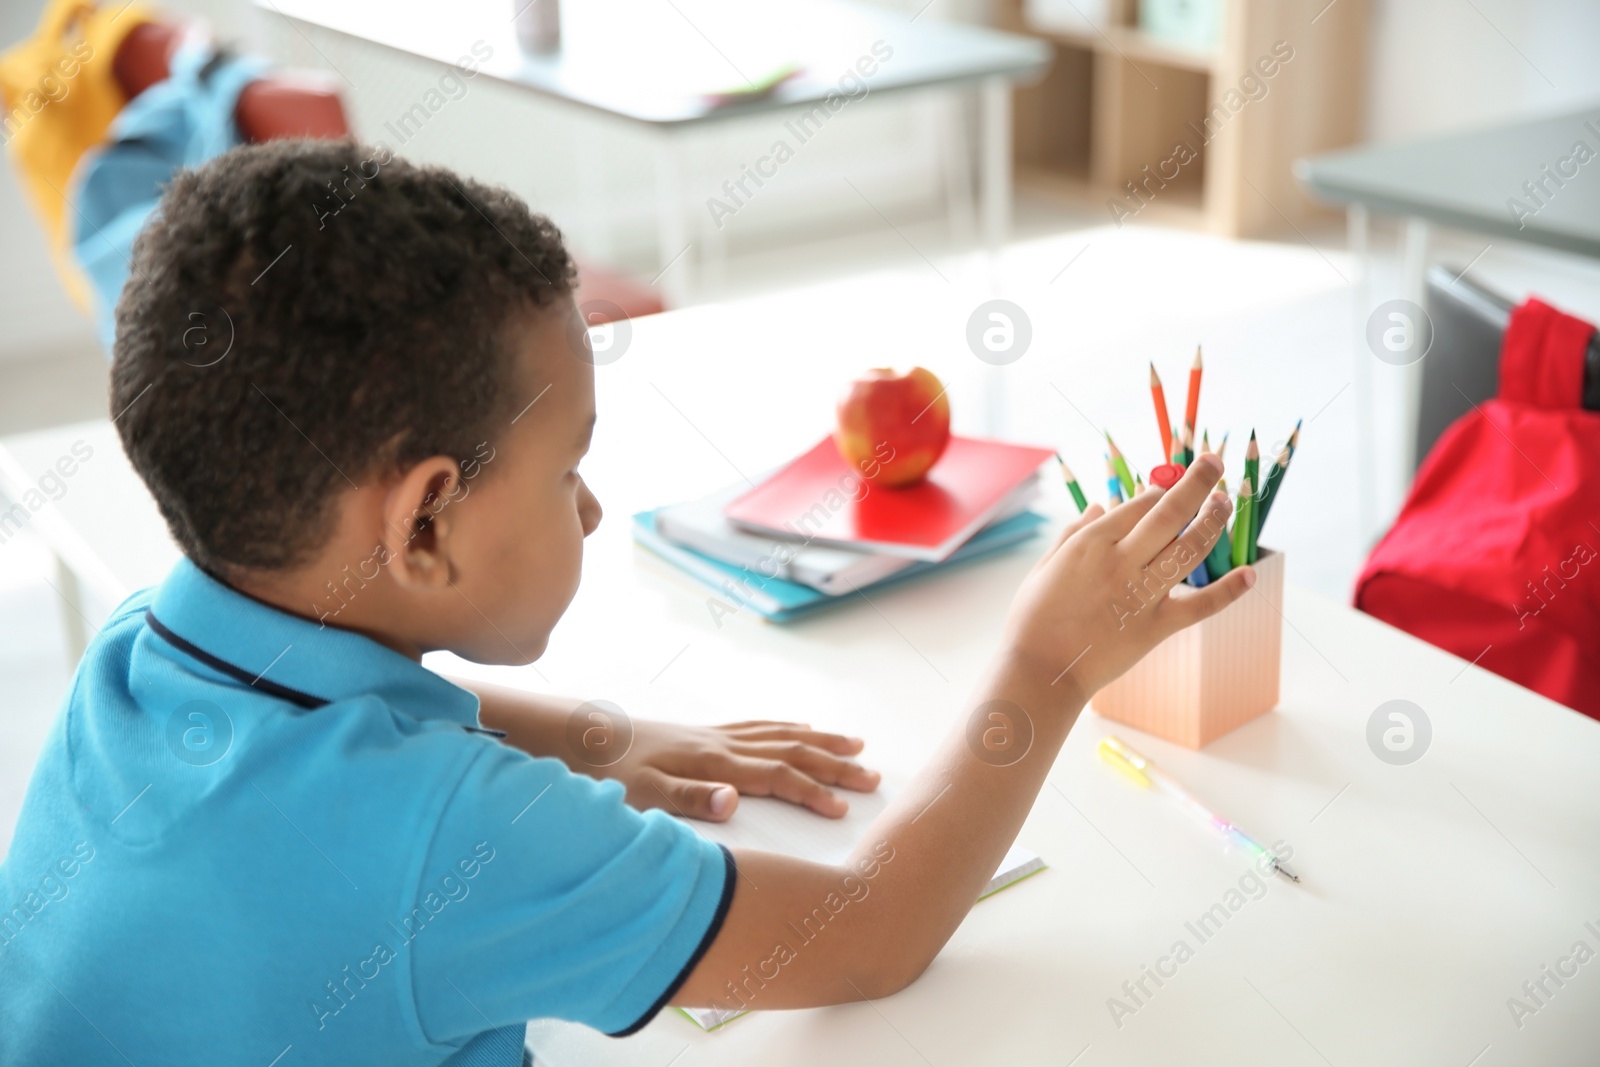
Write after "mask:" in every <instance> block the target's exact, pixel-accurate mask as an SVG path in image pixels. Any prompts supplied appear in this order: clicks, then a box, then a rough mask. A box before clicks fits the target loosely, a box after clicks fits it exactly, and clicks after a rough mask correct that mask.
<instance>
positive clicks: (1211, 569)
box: [1206, 478, 1233, 582]
mask: <svg viewBox="0 0 1600 1067" xmlns="http://www.w3.org/2000/svg"><path fill="white" fill-rule="evenodd" d="M1217 488H1218V489H1221V490H1222V494H1223V495H1224V496H1226V495H1227V494H1228V479H1227V478H1222V479H1220V480H1219V481H1218V482H1217ZM1232 569H1233V542H1232V541H1230V540H1229V539H1228V527H1227V525H1226V524H1224V525H1223V527H1222V534H1221V535H1220V536H1219V537H1218V538H1217V543H1216V544H1214V545H1212V546H1211V554H1210V555H1209V556H1207V557H1206V577H1208V578H1210V579H1211V580H1212V581H1213V582H1214V581H1216V580H1217V579H1218V578H1221V577H1222V576H1223V575H1224V574H1227V573H1228V572H1229V571H1231V570H1232Z"/></svg>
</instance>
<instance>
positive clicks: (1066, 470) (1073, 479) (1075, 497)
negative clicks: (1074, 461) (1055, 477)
mask: <svg viewBox="0 0 1600 1067" xmlns="http://www.w3.org/2000/svg"><path fill="white" fill-rule="evenodd" d="M1056 462H1057V463H1059V464H1061V477H1062V478H1063V479H1065V481H1066V483H1067V492H1069V493H1071V494H1072V502H1073V503H1074V504H1076V505H1078V514H1079V515H1082V514H1083V511H1084V509H1085V508H1087V507H1088V506H1089V501H1088V498H1086V497H1085V496H1084V495H1083V488H1082V487H1081V486H1079V485H1078V478H1077V476H1076V475H1074V474H1073V473H1072V468H1070V467H1068V466H1067V461H1066V460H1064V459H1062V458H1061V453H1060V452H1057V453H1056Z"/></svg>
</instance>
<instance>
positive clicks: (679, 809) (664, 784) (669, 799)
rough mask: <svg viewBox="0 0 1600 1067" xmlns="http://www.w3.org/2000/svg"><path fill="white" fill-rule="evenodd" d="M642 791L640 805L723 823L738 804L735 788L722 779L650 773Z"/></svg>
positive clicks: (659, 772) (657, 772) (658, 772)
mask: <svg viewBox="0 0 1600 1067" xmlns="http://www.w3.org/2000/svg"><path fill="white" fill-rule="evenodd" d="M645 794H646V795H645V796H643V797H641V798H640V800H641V806H646V807H652V808H661V809H662V810H663V811H668V812H671V813H672V814H674V815H681V816H683V817H685V818H688V819H704V820H705V821H706V822H726V821H727V819H728V816H730V815H732V814H733V812H734V809H736V808H738V806H739V791H738V790H737V789H735V788H734V787H733V786H731V785H729V784H728V783H726V782H705V781H700V780H698V779H693V778H679V777H677V776H675V775H671V774H667V773H665V772H663V771H656V772H654V773H653V774H652V775H651V777H650V780H649V784H648V786H647V787H646V790H645ZM651 794H654V795H653V796H652V795H651Z"/></svg>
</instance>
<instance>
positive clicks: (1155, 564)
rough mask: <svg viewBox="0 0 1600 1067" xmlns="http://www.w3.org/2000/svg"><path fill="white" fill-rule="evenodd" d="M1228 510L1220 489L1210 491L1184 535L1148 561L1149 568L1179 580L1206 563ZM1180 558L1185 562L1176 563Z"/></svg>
mask: <svg viewBox="0 0 1600 1067" xmlns="http://www.w3.org/2000/svg"><path fill="white" fill-rule="evenodd" d="M1231 510H1232V508H1231V506H1230V505H1229V503H1228V498H1227V497H1225V496H1223V495H1222V494H1221V493H1212V494H1211V498H1210V500H1208V501H1207V502H1206V505H1205V507H1203V508H1201V509H1200V514H1198V515H1196V516H1195V517H1194V521H1193V522H1191V523H1190V524H1189V528H1188V529H1187V530H1185V531H1184V532H1183V536H1181V537H1179V538H1178V539H1177V540H1176V541H1174V542H1172V544H1170V545H1168V546H1167V547H1166V548H1165V549H1164V550H1162V551H1161V552H1160V553H1158V554H1157V555H1156V558H1155V559H1153V560H1151V561H1150V569H1151V570H1153V571H1155V572H1156V573H1157V574H1159V575H1162V576H1171V575H1174V574H1175V575H1176V578H1173V579H1172V580H1174V581H1180V582H1181V581H1182V580H1183V579H1184V578H1186V577H1188V575H1189V572H1190V571H1192V570H1194V569H1195V568H1196V567H1198V566H1200V565H1201V564H1203V563H1205V560H1206V555H1207V554H1208V553H1209V552H1210V551H1211V546H1212V545H1214V544H1216V543H1217V538H1219V537H1221V536H1222V531H1224V530H1226V529H1227V528H1228V513H1229V512H1230V511H1231ZM1179 560H1187V561H1188V562H1187V563H1179V562H1178V561H1179Z"/></svg>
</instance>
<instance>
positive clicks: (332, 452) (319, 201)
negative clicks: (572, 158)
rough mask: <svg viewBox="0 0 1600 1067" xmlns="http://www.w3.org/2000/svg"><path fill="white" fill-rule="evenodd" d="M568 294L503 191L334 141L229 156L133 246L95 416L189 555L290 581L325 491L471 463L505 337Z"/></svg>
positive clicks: (538, 232) (495, 406) (561, 271)
mask: <svg viewBox="0 0 1600 1067" xmlns="http://www.w3.org/2000/svg"><path fill="white" fill-rule="evenodd" d="M575 283H576V271H575V268H574V266H573V262H572V260H571V258H570V257H569V255H568V253H567V251H566V248H565V247H564V246H563V244H562V241H561V234H560V232H559V231H558V230H557V229H556V227H555V226H554V225H553V224H552V223H551V222H550V220H549V219H547V218H545V217H543V216H541V215H535V214H533V213H532V212H530V211H529V210H528V207H527V205H526V204H524V203H523V202H522V201H521V200H520V199H518V198H517V197H516V196H515V195H513V194H512V193H510V192H509V191H507V190H505V189H498V188H490V187H489V186H486V185H483V184H480V183H478V182H475V181H472V180H470V179H467V178H462V177H460V176H458V175H455V174H452V173H451V172H450V171H448V170H445V169H443V168H440V167H431V166H418V165H414V164H411V163H408V162H406V161H405V160H402V159H400V158H398V157H395V156H394V155H393V154H392V153H391V152H390V151H389V150H388V149H386V148H383V147H382V146H379V147H376V148H374V147H370V146H365V145H361V144H358V143H356V142H354V141H349V140H345V141H273V142H269V143H267V144H261V145H246V146H242V147H239V148H235V149H233V150H231V151H229V152H227V153H225V154H223V155H221V156H218V157H217V158H216V159H213V160H211V161H210V162H208V163H206V164H205V165H203V166H201V167H199V168H197V169H194V170H186V171H182V172H180V173H178V174H177V175H176V176H175V177H174V178H173V180H172V183H171V185H170V187H169V188H168V189H167V191H166V193H165V195H164V196H163V197H162V199H161V203H160V205H159V207H158V208H157V210H156V212H155V214H154V215H153V216H152V217H151V219H150V220H149V222H148V223H147V224H146V226H145V228H144V230H143V232H142V233H140V235H139V237H138V240H137V241H136V242H135V244H134V250H133V260H132V270H131V273H130V276H129V278H128V282H127V285H126V286H125V287H124V288H123V291H122V296H121V299H120V300H119V301H118V303H117V324H116V343H115V346H114V349H113V365H112V373H111V411H112V413H113V416H114V417H115V418H116V424H117V428H118V431H119V432H120V434H121V437H122V445H123V448H124V449H125V450H126V451H127V453H128V458H129V459H130V460H131V461H132V463H133V466H134V469H135V470H137V471H138V472H139V475H140V477H142V478H143V479H144V481H145V484H146V485H148V486H149V487H150V491H151V493H152V494H153V495H154V496H155V499H156V503H157V504H158V505H159V506H160V508H161V513H162V514H163V515H164V516H165V518H166V520H167V524H168V526H169V527H170V528H171V530H172V536H173V538H174V539H175V540H176V541H177V542H178V545H179V547H181V548H182V549H183V551H184V552H185V553H186V554H187V555H188V556H189V557H190V558H191V559H193V560H194V561H195V562H196V563H197V564H199V565H200V566H202V567H205V568H207V569H208V570H212V571H214V572H216V573H218V574H223V575H226V574H227V573H229V572H230V570H234V569H245V570H281V569H284V568H288V567H292V566H294V565H296V564H298V563H302V562H304V561H305V560H306V558H307V557H308V556H310V555H311V554H312V553H313V552H314V551H315V550H316V549H317V548H318V547H319V546H320V545H322V544H323V543H325V542H326V540H327V538H328V536H330V534H331V524H332V521H333V512H332V509H331V507H330V504H331V502H332V500H333V498H334V497H335V496H336V495H337V494H338V493H339V492H340V491H343V490H345V489H347V488H348V487H349V486H350V485H354V484H359V483H360V482H361V481H362V479H363V478H367V477H371V476H373V475H374V474H376V473H381V472H384V471H388V470H398V469H404V468H405V467H407V466H409V465H410V464H412V463H415V462H417V461H420V460H422V459H425V458H427V457H429V456H436V455H447V456H454V457H456V458H457V459H459V460H461V461H463V462H465V461H466V460H467V459H469V458H470V457H472V456H473V455H474V449H475V447H476V446H478V445H479V444H481V443H482V442H484V441H485V440H487V439H488V438H489V436H490V433H489V429H488V427H489V426H490V425H491V424H493V423H494V422H495V421H496V420H497V419H498V418H499V417H500V416H501V415H503V414H507V413H508V412H509V410H510V408H511V405H512V404H514V403H516V401H517V396H516V388H515V381H514V373H513V372H514V369H515V361H514V347H513V345H512V344H511V339H512V331H513V330H514V329H515V328H516V326H517V325H518V324H519V323H520V322H523V321H525V316H527V315H528V314H531V313H534V312H535V311H536V310H537V309H540V308H544V307H547V306H551V305H558V301H560V299H561V298H562V297H564V296H566V295H568V294H570V293H571V292H572V290H573V287H574V285H575ZM558 306H559V305H558Z"/></svg>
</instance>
